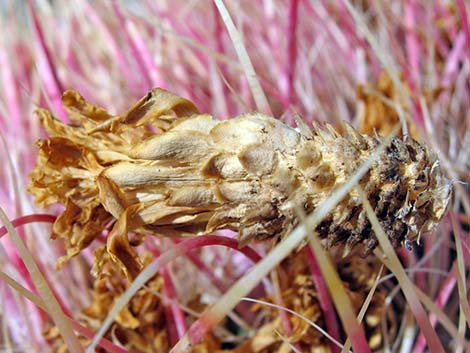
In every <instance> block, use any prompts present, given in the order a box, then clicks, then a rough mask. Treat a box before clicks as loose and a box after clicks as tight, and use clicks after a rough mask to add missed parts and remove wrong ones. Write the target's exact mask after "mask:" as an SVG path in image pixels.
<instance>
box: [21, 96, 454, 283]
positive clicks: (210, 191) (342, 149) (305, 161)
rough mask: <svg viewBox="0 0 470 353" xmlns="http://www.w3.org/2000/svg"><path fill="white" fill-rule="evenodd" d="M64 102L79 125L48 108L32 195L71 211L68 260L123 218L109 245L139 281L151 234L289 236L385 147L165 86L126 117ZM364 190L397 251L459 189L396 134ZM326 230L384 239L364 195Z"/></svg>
mask: <svg viewBox="0 0 470 353" xmlns="http://www.w3.org/2000/svg"><path fill="white" fill-rule="evenodd" d="M63 103H64V107H65V108H66V110H67V112H68V114H69V117H70V120H71V121H72V123H71V124H69V125H67V124H64V123H62V122H60V121H58V120H56V119H54V118H53V117H52V116H51V114H50V113H49V112H48V111H46V110H39V111H38V115H39V116H40V118H41V121H42V124H43V126H44V127H45V129H46V130H47V132H48V134H49V135H50V137H49V138H48V139H46V140H43V141H40V142H39V149H40V151H39V156H38V160H37V165H36V167H35V168H34V170H33V171H32V173H31V180H32V183H31V185H30V187H29V191H30V192H32V193H33V194H34V195H35V196H36V201H37V203H38V204H39V205H41V206H48V205H50V204H53V203H57V202H59V203H61V204H63V205H64V206H65V210H64V211H63V213H62V214H61V215H60V216H59V217H58V219H57V221H56V222H55V224H54V228H53V233H54V236H55V237H61V238H63V239H64V240H65V242H66V247H67V251H68V254H67V256H66V257H65V258H64V259H62V262H63V261H64V260H67V259H69V258H70V257H72V256H74V255H76V254H78V253H79V252H80V251H81V250H82V249H84V248H85V247H87V246H88V245H89V244H90V243H91V242H92V241H93V240H94V239H95V238H96V237H97V236H99V235H101V233H102V231H103V230H104V229H105V228H106V226H107V225H109V224H110V222H111V221H113V220H115V221H116V222H115V223H114V225H113V226H112V229H111V231H110V233H109V235H108V236H107V250H108V252H109V254H110V255H111V257H112V259H113V260H114V261H115V262H117V263H118V264H119V265H120V267H121V268H122V269H123V270H124V271H125V273H126V274H127V275H128V276H130V277H131V278H132V277H134V276H136V275H137V273H138V272H139V271H140V270H141V268H142V261H141V260H140V259H139V257H138V255H137V253H136V252H135V251H134V250H133V248H132V246H133V245H136V244H138V243H139V242H140V241H141V240H142V237H143V236H144V235H146V234H149V233H151V234H155V235H161V236H173V235H177V236H195V235H199V234H205V233H209V232H212V231H214V230H217V229H233V230H236V231H238V232H239V240H240V243H241V245H243V244H245V243H246V242H248V241H250V240H252V239H258V240H262V239H266V238H272V237H282V236H285V235H287V234H288V233H289V231H290V230H291V229H292V228H293V227H294V226H295V225H296V224H297V223H298V222H299V217H298V216H299V214H300V213H299V212H305V213H309V212H311V211H312V210H314V209H315V208H316V207H319V206H321V204H322V202H323V201H324V200H325V199H326V198H327V197H328V196H329V195H330V194H331V192H332V191H333V190H334V189H335V188H336V187H338V186H339V185H340V184H342V183H344V182H345V181H346V180H347V179H348V178H349V177H350V176H351V175H352V173H353V172H354V171H355V170H356V169H357V168H358V167H359V166H360V165H361V164H362V163H363V162H364V161H365V160H366V159H367V158H368V157H369V156H370V155H371V153H372V152H373V151H374V150H375V148H376V147H377V146H378V145H379V144H380V143H381V138H380V137H378V136H375V137H373V136H368V135H361V134H359V133H357V132H356V131H355V130H354V129H353V128H352V127H350V126H346V127H345V129H346V132H347V134H346V136H341V135H339V134H338V133H337V132H336V131H335V130H334V129H333V128H332V127H331V126H328V125H327V126H325V127H319V126H315V127H314V129H313V130H311V129H310V128H308V127H307V126H306V125H304V124H302V123H301V122H300V121H299V123H298V124H299V128H298V129H293V128H292V127H290V126H287V125H285V124H284V123H282V122H281V121H279V120H276V119H274V118H271V117H267V116H264V115H261V114H258V113H250V114H245V115H242V116H239V117H236V118H233V119H230V120H226V121H219V120H216V119H214V118H213V117H211V116H209V115H205V114H200V113H199V112H198V110H197V108H196V107H195V106H194V104H192V103H191V102H190V101H188V100H186V99H183V98H181V97H178V96H176V95H173V94H171V93H169V92H167V91H164V90H162V89H155V90H152V91H151V92H150V93H148V95H147V96H145V97H144V98H142V99H141V100H140V101H139V102H138V103H137V104H136V105H135V106H134V107H133V108H131V109H130V110H129V112H127V113H126V114H124V115H119V116H113V115H110V114H108V113H107V112H106V111H104V110H103V109H101V108H98V107H95V106H93V105H91V104H89V103H87V102H86V101H85V100H84V99H83V98H82V97H81V96H80V95H79V94H78V93H76V92H74V91H68V92H66V93H65V94H64V96H63ZM359 186H360V187H361V188H362V189H363V190H365V192H366V194H367V195H368V199H369V201H370V202H371V204H372V206H373V207H374V210H375V212H376V214H377V216H378V218H379V220H380V222H381V225H382V227H383V228H384V230H385V231H386V233H387V235H388V237H389V238H390V240H391V241H392V243H393V244H394V245H395V246H399V245H401V244H403V243H404V242H411V241H415V240H417V239H418V238H419V236H420V235H421V234H422V233H424V232H427V231H430V230H432V229H433V228H434V227H435V226H436V225H437V223H438V222H439V220H440V219H441V218H442V216H443V215H444V212H445V210H446V207H447V204H448V201H449V195H450V192H451V185H450V183H449V181H448V180H447V179H446V178H445V177H444V176H443V174H442V171H441V169H440V168H439V163H438V161H437V160H436V157H435V156H434V155H433V154H432V153H431V152H430V151H429V150H428V148H427V147H426V146H424V145H422V144H419V143H417V142H416V141H415V140H413V139H411V138H409V137H408V138H406V137H405V138H403V139H402V138H394V139H393V140H392V142H391V144H390V145H389V146H388V147H387V149H386V152H385V153H383V154H382V155H381V156H380V158H379V159H378V160H377V161H376V162H375V163H374V166H373V167H372V168H371V170H370V171H369V173H368V174H367V175H366V176H365V177H364V178H363V179H362V180H361V181H360V183H359ZM316 230H317V232H318V233H319V235H320V236H321V237H322V238H324V239H326V246H328V247H333V246H338V245H342V246H344V247H345V250H346V251H350V250H352V249H361V251H364V252H366V253H367V252H369V251H370V250H372V249H373V248H374V247H375V246H376V244H377V240H376V238H375V235H374V233H373V231H372V230H371V226H370V224H369V221H368V220H367V216H366V214H365V212H364V210H363V208H362V205H361V199H360V196H359V194H358V192H356V191H354V190H353V191H351V192H350V194H349V195H348V196H347V197H346V198H345V199H343V200H342V202H341V203H339V204H338V205H337V206H336V207H335V208H334V210H333V212H331V213H330V215H329V216H327V218H326V219H324V220H323V221H322V222H321V224H320V225H319V226H318V227H317V229H316ZM128 232H133V233H135V234H136V237H135V238H133V239H132V243H131V242H130V241H129V238H128Z"/></svg>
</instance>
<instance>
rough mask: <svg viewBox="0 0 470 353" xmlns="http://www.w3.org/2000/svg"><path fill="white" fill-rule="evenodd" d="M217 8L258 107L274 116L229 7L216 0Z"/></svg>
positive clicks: (259, 109)
mask: <svg viewBox="0 0 470 353" xmlns="http://www.w3.org/2000/svg"><path fill="white" fill-rule="evenodd" d="M214 2H215V5H216V6H217V9H218V10H219V12H220V16H221V17H222V20H223V21H224V23H225V26H226V27H227V31H228V33H229V35H230V38H231V39H232V43H233V46H234V47H235V51H236V52H237V55H238V59H239V60H240V63H241V64H242V66H243V71H244V72H245V76H246V79H247V80H248V84H249V85H250V89H251V92H252V93H253V98H254V99H255V103H256V108H257V110H258V111H259V112H262V113H264V114H267V115H269V116H273V113H272V112H271V108H270V107H269V103H268V99H267V98H266V95H265V94H264V91H263V88H262V87H261V84H260V82H259V80H258V76H257V75H256V72H255V69H254V68H253V64H252V63H251V60H250V57H249V56H248V51H247V50H246V48H245V45H244V44H243V40H242V38H241V36H240V33H239V32H238V30H237V28H236V27H235V24H234V23H233V20H232V18H231V17H230V14H229V13H228V10H227V7H226V6H225V4H224V2H223V1H222V0H214Z"/></svg>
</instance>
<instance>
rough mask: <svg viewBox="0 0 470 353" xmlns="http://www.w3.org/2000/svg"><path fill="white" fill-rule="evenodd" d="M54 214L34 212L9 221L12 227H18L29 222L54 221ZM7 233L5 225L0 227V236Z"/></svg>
mask: <svg viewBox="0 0 470 353" xmlns="http://www.w3.org/2000/svg"><path fill="white" fill-rule="evenodd" d="M56 218H57V217H56V216H53V215H50V214H40V213H35V214H31V215H27V216H22V217H18V218H16V219H14V220H12V221H11V224H12V225H13V227H15V228H16V227H20V226H22V225H25V224H29V223H38V222H43V223H54V222H55V220H56ZM7 233H8V230H7V228H6V227H5V226H3V227H1V228H0V238H1V237H3V236H4V235H5V234H7Z"/></svg>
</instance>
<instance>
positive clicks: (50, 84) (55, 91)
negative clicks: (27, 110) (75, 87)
mask: <svg viewBox="0 0 470 353" xmlns="http://www.w3.org/2000/svg"><path fill="white" fill-rule="evenodd" d="M28 10H29V14H30V16H31V19H32V21H33V29H34V31H33V32H34V36H35V38H36V40H37V42H36V43H37V44H36V45H37V47H38V51H37V55H38V58H37V65H38V67H37V69H38V74H39V75H40V77H41V78H42V81H43V83H44V89H45V91H46V93H47V95H48V97H49V99H50V101H51V104H52V107H53V108H54V111H55V113H56V114H57V116H58V117H59V118H60V119H61V120H62V121H64V122H69V118H68V115H67V113H66V112H65V109H64V107H63V106H62V101H61V95H62V92H63V91H64V88H63V87H62V84H61V82H60V81H59V78H58V76H57V71H56V69H55V65H54V61H53V59H52V55H51V52H50V51H49V48H48V47H47V44H46V39H45V37H44V32H43V30H42V27H41V24H40V20H39V17H38V14H37V12H36V11H35V8H34V5H33V2H32V0H30V1H28Z"/></svg>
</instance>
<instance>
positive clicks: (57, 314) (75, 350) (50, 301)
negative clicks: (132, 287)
mask: <svg viewBox="0 0 470 353" xmlns="http://www.w3.org/2000/svg"><path fill="white" fill-rule="evenodd" d="M0 220H1V221H2V222H3V224H4V225H5V227H6V228H7V229H8V233H9V234H10V237H11V240H12V242H13V244H15V246H16V249H17V250H18V253H19V254H20V256H21V258H22V259H23V262H24V264H25V265H26V268H27V269H28V272H29V274H30V276H31V279H32V280H33V282H34V285H35V286H36V289H37V291H38V292H39V294H40V296H41V298H42V300H43V301H44V305H45V306H46V311H47V313H48V314H49V315H50V317H51V318H52V320H53V321H54V324H55V325H56V326H57V328H58V329H59V332H60V333H61V335H62V337H63V338H64V341H65V343H66V344H67V346H68V348H69V350H70V352H72V353H80V352H83V347H82V345H81V344H80V342H79V341H78V338H77V336H76V335H75V333H74V332H73V329H72V326H71V325H70V322H69V320H68V318H67V316H66V315H65V314H64V312H63V311H62V308H61V307H60V304H59V302H58V301H57V299H56V298H55V297H54V294H53V293H52V290H51V289H50V288H49V286H48V284H47V281H46V280H45V278H44V276H43V275H42V273H41V271H39V268H38V266H37V265H36V263H35V262H34V259H33V257H32V255H31V253H30V252H29V251H28V249H27V248H26V246H25V245H24V243H23V241H22V240H21V238H20V237H19V235H18V233H17V232H16V230H15V228H14V227H13V225H12V224H11V222H10V221H9V219H8V217H7V215H6V214H5V212H4V211H3V209H2V208H1V207H0Z"/></svg>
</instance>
